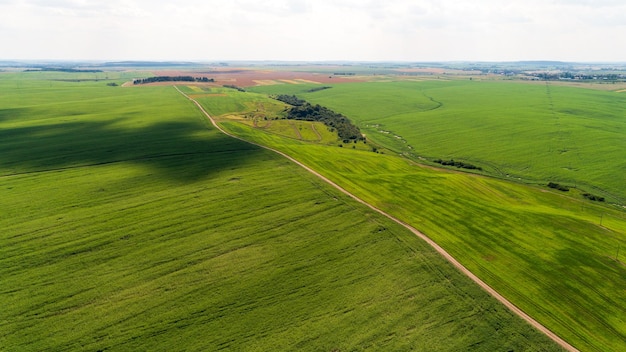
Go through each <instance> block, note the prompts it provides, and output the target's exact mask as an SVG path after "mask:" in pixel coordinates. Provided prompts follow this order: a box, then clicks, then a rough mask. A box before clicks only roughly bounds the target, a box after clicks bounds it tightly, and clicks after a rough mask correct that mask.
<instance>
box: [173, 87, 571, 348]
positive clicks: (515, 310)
mask: <svg viewBox="0 0 626 352" xmlns="http://www.w3.org/2000/svg"><path fill="white" fill-rule="evenodd" d="M174 88H176V90H177V91H178V92H179V93H180V94H182V95H183V96H185V97H186V98H187V99H189V100H191V101H192V102H193V103H194V104H196V106H197V107H198V109H200V111H202V113H203V114H204V115H205V116H206V117H207V118H208V119H209V121H211V123H212V124H213V126H215V128H217V129H218V130H219V131H220V132H222V133H224V134H225V135H227V136H229V137H232V138H235V139H238V140H240V141H244V142H246V143H250V144H254V145H256V146H258V147H261V148H263V149H267V150H271V151H272V152H274V153H277V154H280V155H282V156H283V157H285V158H287V159H289V160H290V161H291V162H293V163H295V164H297V165H298V166H300V167H302V168H304V169H305V170H307V171H308V172H310V173H312V174H313V175H315V176H317V177H319V178H320V179H322V180H323V181H324V182H326V183H328V184H330V185H331V186H333V187H335V188H336V189H337V190H339V191H341V192H342V193H344V194H345V195H347V196H349V197H351V198H352V199H354V200H356V201H357V202H359V203H361V204H363V205H365V206H367V207H368V208H370V209H372V210H374V211H375V212H377V213H379V214H381V215H383V216H385V217H387V218H389V219H390V220H392V221H394V222H396V223H398V224H400V225H402V226H404V227H405V228H407V229H408V230H409V231H411V232H413V234H415V235H416V236H417V237H419V238H421V239H422V240H424V241H426V243H428V244H429V245H430V246H431V247H433V248H434V249H435V250H436V251H437V252H438V253H439V254H441V255H442V256H443V257H444V258H445V259H446V260H447V261H448V262H450V263H452V265H454V266H455V267H456V268H457V269H458V270H460V271H461V272H462V273H463V274H465V275H466V276H467V277H469V278H470V279H471V280H472V281H474V282H475V283H477V284H478V285H479V286H480V287H482V288H483V289H484V290H485V291H487V292H488V293H489V294H490V295H491V296H493V297H494V298H495V299H497V300H498V301H500V302H501V303H502V304H504V305H505V306H506V307H507V308H509V309H510V310H511V311H512V312H513V313H515V314H517V315H518V316H519V317H521V318H522V319H524V320H525V321H526V322H528V323H529V324H530V325H532V326H533V327H535V328H536V329H537V330H539V331H541V332H542V333H544V334H545V335H547V336H548V337H549V338H551V339H552V340H554V342H556V343H558V344H559V345H560V346H561V347H563V348H565V349H566V350H568V351H576V352H577V351H578V349H576V348H574V346H572V345H570V344H569V343H567V342H566V341H565V340H563V339H562V338H560V337H559V336H557V335H556V334H555V333H553V332H552V331H550V330H549V329H548V328H546V327H545V326H543V325H541V324H540V323H539V322H538V321H536V320H535V319H533V318H532V317H530V316H529V315H528V314H526V313H524V312H523V311H522V310H521V309H519V308H518V307H517V306H516V305H514V304H513V303H511V302H510V301H509V300H507V299H506V298H504V296H502V295H501V294H499V293H498V292H496V290H494V289H493V288H492V287H491V286H489V285H487V284H486V283H485V282H484V281H483V280H481V279H480V278H478V276H476V275H474V274H473V273H472V272H471V271H469V270H468V269H467V268H466V267H465V266H463V264H461V263H459V261H457V260H456V259H454V257H452V255H450V253H448V252H446V250H445V249H443V248H442V247H441V246H440V245H438V244H437V243H435V241H433V240H431V239H430V238H429V237H428V236H426V235H424V234H423V233H421V232H420V231H418V230H417V229H416V228H414V227H413V226H411V225H409V224H407V223H405V222H403V221H401V220H399V219H397V218H395V217H393V216H391V215H389V214H387V213H385V212H384V211H382V210H380V209H378V208H376V207H374V206H373V205H371V204H369V203H366V202H365V201H364V200H362V199H360V198H358V197H357V196H355V195H353V194H352V193H350V192H348V191H346V190H345V189H343V188H342V187H341V186H339V185H338V184H336V183H335V182H333V181H331V180H330V179H328V178H326V177H325V176H323V175H321V174H320V173H318V172H317V171H315V170H313V169H311V168H310V167H308V166H306V165H304V164H303V163H301V162H299V161H298V160H296V159H294V158H292V157H291V156H289V155H287V154H285V153H283V152H281V151H279V150H276V149H273V148H269V147H266V146H264V145H260V144H257V143H254V142H250V141H248V140H245V139H243V138H240V137H237V136H235V135H233V134H230V133H228V132H227V131H225V130H224V129H222V128H221V127H220V126H218V125H217V123H216V122H215V120H213V118H212V117H211V115H209V113H207V112H206V110H204V108H203V107H202V105H200V103H198V102H197V101H195V100H194V99H192V98H190V97H189V96H188V95H187V94H185V93H183V92H182V91H181V90H180V89H178V87H177V86H174Z"/></svg>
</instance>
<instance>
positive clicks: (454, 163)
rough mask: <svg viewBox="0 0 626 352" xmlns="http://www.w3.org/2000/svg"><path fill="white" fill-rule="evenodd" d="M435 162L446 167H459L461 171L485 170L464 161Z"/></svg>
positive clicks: (439, 160)
mask: <svg viewBox="0 0 626 352" xmlns="http://www.w3.org/2000/svg"><path fill="white" fill-rule="evenodd" d="M433 161H434V162H436V163H437V164H441V165H444V166H454V167H458V168H461V169H468V170H482V169H483V168H482V167H480V166H476V165H472V164H468V163H464V162H462V161H454V159H450V160H441V159H436V160H433Z"/></svg>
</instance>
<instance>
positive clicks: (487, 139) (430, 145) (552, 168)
mask: <svg viewBox="0 0 626 352" xmlns="http://www.w3.org/2000/svg"><path fill="white" fill-rule="evenodd" d="M308 89H310V87H306V86H293V85H279V86H264V87H255V88H252V90H254V91H257V92H266V93H273V94H278V93H287V94H297V95H298V96H299V97H301V98H303V99H306V100H309V101H311V102H312V103H318V104H321V105H324V106H328V107H330V108H332V109H334V110H336V111H338V112H341V113H343V114H345V115H346V116H348V117H349V118H350V119H352V120H353V121H354V122H356V123H357V124H358V125H359V126H360V127H361V129H362V130H363V131H364V133H367V136H368V138H369V139H370V140H372V141H375V142H377V143H378V144H381V145H383V146H385V147H387V148H389V149H391V150H394V151H396V152H399V153H405V154H407V155H412V156H413V158H414V159H415V160H418V159H417V158H418V157H423V158H426V159H428V160H433V159H445V160H447V159H455V160H459V161H466V162H469V163H472V164H475V165H477V166H481V167H482V168H483V169H485V171H486V172H488V173H489V174H491V175H496V176H498V177H503V178H510V179H518V178H520V179H522V180H524V181H527V182H531V183H541V184H546V183H548V182H549V181H554V182H558V183H560V184H566V185H568V186H571V187H578V188H581V189H583V190H585V191H586V192H589V193H592V194H598V195H601V196H604V197H606V198H607V200H609V201H610V202H616V203H619V204H625V203H626V178H625V177H624V170H626V138H624V136H625V135H626V95H625V94H622V93H616V92H611V91H599V90H592V89H583V88H573V87H564V86H557V85H555V84H554V83H545V82H542V83H522V82H507V81H476V80H474V81H469V80H453V81H445V82H443V81H423V82H385V83H381V82H366V83H351V84H337V85H334V86H333V88H332V89H325V90H322V91H317V92H314V93H307V92H306V91H307V90H308Z"/></svg>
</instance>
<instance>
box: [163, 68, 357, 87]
mask: <svg viewBox="0 0 626 352" xmlns="http://www.w3.org/2000/svg"><path fill="white" fill-rule="evenodd" d="M154 74H155V75H156V76H193V77H207V78H213V79H214V80H215V84H217V85H224V84H232V85H236V86H238V87H252V86H257V85H263V84H279V83H283V84H290V83H291V84H293V83H295V82H299V83H320V84H327V83H343V82H357V81H362V80H360V79H359V78H358V77H351V78H346V77H337V76H333V75H329V74H322V73H311V72H295V71H271V70H251V69H239V68H228V69H216V70H211V71H203V72H198V71H176V70H170V71H156V72H154ZM281 80H286V81H292V82H283V81H281ZM263 81H265V82H263ZM272 81H275V82H272ZM165 83H169V82H165Z"/></svg>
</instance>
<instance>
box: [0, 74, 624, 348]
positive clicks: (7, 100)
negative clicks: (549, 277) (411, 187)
mask: <svg viewBox="0 0 626 352" xmlns="http://www.w3.org/2000/svg"><path fill="white" fill-rule="evenodd" d="M94 75H95V74H93V73H90V74H86V73H71V74H70V73H59V72H41V73H38V72H31V73H1V74H0V90H1V91H2V94H1V95H0V136H1V138H0V151H1V153H0V208H1V209H2V213H1V215H0V228H2V232H1V233H0V278H2V279H1V280H2V281H1V282H2V285H0V303H1V304H2V307H3V308H2V318H1V319H0V327H1V329H0V331H1V332H0V349H2V350H7V351H18V350H129V351H135V350H218V349H230V350H312V351H313V350H315V351H317V350H327V351H331V350H342V351H344V350H371V349H377V350H409V349H417V350H429V351H433V350H442V351H457V350H467V349H473V350H482V351H493V350H498V349H505V350H515V351H518V350H528V351H533V350H537V351H539V350H541V351H550V350H559V349H558V347H556V346H555V345H554V344H553V343H552V342H551V341H549V340H548V339H547V338H546V337H545V336H543V335H540V334H539V333H538V332H536V331H535V330H533V329H531V328H530V326H529V325H527V324H526V323H524V322H522V321H521V320H520V319H519V318H517V317H515V316H513V314H512V313H510V312H509V311H508V310H506V309H505V308H504V307H503V306H502V305H500V304H499V303H497V302H496V301H495V300H494V299H493V298H491V297H489V296H488V295H487V294H486V293H485V292H483V291H482V290H480V289H479V288H478V287H477V286H476V285H474V284H473V283H471V282H470V281H469V279H467V278H466V277H464V276H462V275H461V274H460V273H459V272H458V271H456V270H455V269H453V268H452V266H451V265H449V264H448V263H447V262H445V261H444V260H443V259H442V258H441V257H440V256H439V255H437V254H436V253H435V252H434V251H433V250H432V249H431V248H429V247H428V246H427V245H426V244H425V243H423V242H421V241H419V240H418V239H417V238H416V237H415V236H414V235H412V234H411V233H410V232H408V231H407V230H406V229H404V228H402V227H400V226H399V225H397V224H395V223H393V222H391V221H390V220H388V219H386V218H384V217H382V216H380V215H379V214H377V213H375V212H373V211H371V210H370V209H369V208H367V207H365V206H363V205H361V204H359V203H357V202H355V201H354V200H352V199H350V198H348V197H347V196H345V195H343V194H342V193H341V192H339V191H337V190H335V189H334V188H332V187H330V186H328V185H327V184H325V183H323V182H322V181H320V180H319V179H317V178H315V177H313V176H312V175H310V174H308V173H307V172H305V171H304V170H302V169H301V168H299V167H297V166H295V165H293V164H292V163H290V162H289V161H287V160H286V159H284V158H282V157H279V156H278V155H276V154H274V153H271V152H269V151H266V150H264V149H261V148H259V147H256V146H253V145H251V144H247V143H244V142H241V141H239V140H236V139H233V138H230V137H227V136H225V135H223V134H221V133H219V132H218V131H217V130H215V129H214V128H212V127H211V126H210V125H209V124H208V122H207V121H206V119H205V118H204V116H203V115H202V114H200V112H199V111H198V109H197V108H196V107H195V106H194V105H193V104H191V103H190V102H189V101H187V100H186V99H185V98H184V97H182V96H181V95H180V94H179V93H178V92H176V90H174V89H173V88H172V87H168V86H146V87H140V88H139V87H133V88H123V87H120V86H108V85H107V83H116V84H118V85H121V84H122V83H123V82H126V81H128V80H129V79H132V78H135V77H138V76H141V75H143V76H145V77H149V76H151V75H148V74H143V73H126V72H124V73H119V72H117V73H115V72H112V73H108V75H109V76H108V77H105V78H103V77H102V75H104V74H100V75H101V76H100V77H94ZM185 89H187V90H186V91H187V92H189V93H195V94H198V95H199V96H198V97H197V98H198V100H199V101H201V102H202V103H203V104H204V105H205V106H207V108H210V109H211V111H212V112H214V113H217V114H219V115H222V121H225V122H223V123H224V125H225V126H228V127H229V128H231V129H232V130H235V131H236V130H238V129H241V134H242V135H244V134H249V133H252V132H253V134H252V135H250V138H253V139H258V138H261V136H266V137H267V136H270V137H271V138H278V139H276V140H273V141H272V143H282V144H284V145H285V146H287V145H289V143H293V148H305V147H306V148H309V147H312V148H311V149H310V152H311V158H312V159H311V160H307V162H308V163H310V164H314V163H316V162H319V163H320V164H319V166H320V167H321V166H323V167H325V168H326V169H325V170H323V171H324V172H325V173H327V174H329V175H334V176H337V179H338V180H339V181H341V182H344V183H345V182H346V181H345V180H346V179H354V180H355V181H358V178H365V177H366V176H365V173H361V172H359V173H358V174H354V175H353V174H350V176H349V177H346V176H345V175H342V171H341V168H340V167H344V168H345V167H346V165H350V168H351V169H352V168H354V170H358V167H357V166H359V165H360V166H359V167H362V168H363V170H365V169H369V168H371V167H376V168H379V167H387V168H388V171H390V172H391V171H394V174H395V171H402V169H401V168H402V167H403V166H402V165H403V164H402V163H403V161H399V160H400V159H388V157H387V156H385V157H384V158H383V159H382V160H387V161H386V162H387V164H380V160H381V159H380V158H379V157H381V155H378V154H375V153H371V152H369V151H368V152H365V151H363V150H364V149H361V151H360V150H359V149H358V148H355V149H351V148H338V147H337V146H336V143H331V141H332V137H331V135H329V134H328V133H327V132H324V130H323V128H321V127H320V128H317V127H316V131H318V133H319V136H318V134H315V133H313V134H306V133H303V132H300V133H297V132H296V131H295V130H294V129H293V128H291V129H289V128H285V127H284V126H281V124H280V123H278V121H277V122H276V124H275V125H273V126H274V127H272V125H270V126H269V127H268V126H267V124H268V123H269V122H266V120H264V119H262V118H261V112H263V113H267V114H268V115H271V114H273V115H279V114H280V113H281V112H282V109H283V108H284V106H282V105H281V104H280V103H276V102H275V101H273V100H270V99H267V98H266V97H264V96H262V95H255V94H251V93H241V92H238V91H236V90H226V89H223V90H222V89H221V88H220V90H215V91H213V89H214V88H211V89H210V90H208V91H203V90H201V89H198V88H197V87H194V88H193V89H192V88H185ZM242 112H243V113H242ZM246 115H247V116H246ZM228 121H239V122H228ZM242 121H243V122H245V123H241V122H242ZM254 121H256V125H255V122H254ZM307 123H308V125H306V124H307ZM295 126H296V129H298V128H299V127H303V129H304V128H305V127H309V126H314V125H312V124H311V123H309V122H298V124H296V125H295ZM315 126H317V125H315ZM255 127H256V128H255ZM263 127H265V128H263ZM260 131H265V132H262V133H261V134H258V132H260ZM266 132H267V133H266ZM277 132H280V133H277ZM305 136H309V137H310V138H309V137H307V138H309V139H310V141H311V143H315V144H302V143H303V142H301V141H300V139H302V140H307V138H305ZM313 136H315V137H313ZM285 137H289V138H285ZM285 141H289V143H287V142H285ZM364 147H365V146H364V145H363V144H362V143H361V144H359V148H364ZM290 148H291V147H290ZM325 148H333V149H332V151H333V152H334V151H339V152H337V153H336V156H335V157H333V158H324V159H323V158H321V157H320V156H321V155H327V153H328V149H325ZM294 150H295V149H294ZM303 150H304V149H301V151H303ZM348 152H349V153H352V154H346V153H348ZM302 155H304V154H302ZM302 155H300V154H299V156H302ZM352 156H355V158H354V159H351V158H352ZM347 157H350V159H345V158H347ZM312 160H316V161H312ZM323 160H326V162H328V164H326V165H324V164H323V163H322V161H323ZM346 161H347V162H348V164H344V162H346ZM398 163H399V164H398ZM340 165H344V166H340ZM384 165H386V166H384ZM404 167H406V166H404ZM370 170H371V169H370ZM320 171H322V169H320ZM422 171H423V172H424V173H427V172H426V170H422ZM379 175H382V176H385V174H384V173H379ZM397 175H398V176H399V177H401V176H402V175H403V173H401V172H400V173H398V174H397ZM404 175H405V176H406V175H407V174H404ZM442 175H449V174H447V173H444V174H438V173H437V174H432V175H430V176H428V175H427V174H424V176H423V177H425V179H428V178H429V177H432V178H435V179H437V178H441V177H444V178H445V177H451V176H442ZM353 176H355V177H353ZM387 176H388V177H391V175H390V174H387ZM463 180H464V179H463ZM369 181H372V180H369ZM357 183H358V182H355V184H357ZM348 186H349V185H348ZM399 186H403V184H396V187H399ZM485 187H487V186H485ZM500 187H501V188H502V192H508V191H506V188H505V187H504V186H502V185H500ZM347 188H352V189H353V190H354V191H356V192H360V193H361V194H362V195H363V196H364V198H366V199H367V198H368V196H367V194H365V193H363V192H362V191H361V190H360V188H358V187H354V186H352V187H347ZM378 190H380V191H384V188H378ZM519 192H522V191H519ZM522 194H523V193H522ZM531 194H532V195H533V196H535V194H534V193H531ZM381 196H384V197H381V198H377V199H371V200H372V201H375V202H374V203H375V204H377V203H376V202H378V204H377V205H380V202H381V201H382V202H386V201H387V200H386V199H388V198H386V196H385V194H384V193H383V194H381ZM555 197H556V196H555ZM369 198H371V195H370V196H369ZM529 199H532V198H529ZM557 199H561V198H558V197H557ZM368 200H370V199H368ZM424 204H425V203H424ZM529 207H531V209H533V210H537V209H536V208H534V207H532V206H531V205H529ZM591 208H592V209H590V210H589V213H590V214H591V213H593V211H596V209H595V208H593V207H591ZM392 210H393V209H392ZM435 210H436V209H433V211H435ZM468 211H473V210H471V209H470V210H468ZM435 220H436V219H433V220H432V223H431V224H430V226H431V227H432V228H435V223H436V221H435ZM606 221H607V223H606V224H605V226H606V228H607V229H608V230H607V231H609V232H610V233H611V235H610V236H607V237H606V238H607V239H606V240H605V241H606V242H605V243H601V244H602V246H603V247H601V248H598V249H597V250H598V253H599V254H598V255H596V256H594V257H593V258H591V259H589V260H591V261H593V260H596V261H598V263H599V264H601V265H602V267H603V268H611V270H613V271H614V273H612V274H611V273H609V274H608V275H609V277H614V275H623V271H620V270H623V268H621V267H619V266H617V267H615V265H614V264H615V263H614V262H610V261H606V260H604V259H605V258H604V257H603V256H602V255H603V253H604V251H605V250H608V248H612V246H613V245H614V242H612V240H613V239H614V238H615V236H617V235H615V234H614V233H618V232H619V231H622V232H621V233H623V228H620V227H619V226H622V223H621V222H619V221H614V220H612V218H611V217H609V216H608V214H607V220H606ZM611 221H613V222H611ZM449 226H452V225H451V224H450V225H449ZM594 231H598V230H596V229H594ZM592 237H593V238H595V233H594V235H593V236H592ZM593 238H592V239H590V240H589V241H590V242H589V243H587V242H585V244H587V245H592V244H594V245H595V244H597V243H596V242H593ZM505 247H506V244H502V246H501V247H498V250H502V251H504V250H505V249H506V248H505ZM583 249H584V248H581V249H580V250H581V251H582V250H583ZM566 254H567V253H566ZM570 254H571V253H570ZM494 255H495V254H494ZM503 259H504V258H503ZM575 259H576V258H574V259H572V260H574V261H575ZM603 260H604V261H603ZM493 262H496V260H494V261H493ZM605 274H606V273H605ZM611 275H613V276H611ZM568 284H569V283H568ZM616 285H619V280H618V281H616ZM600 289H602V288H600ZM617 298H618V299H617V300H616V303H620V302H621V301H619V297H617ZM623 306H624V305H623V304H622V307H623ZM606 309H611V307H607V308H606ZM613 312H614V311H608V313H610V314H612V313H613ZM618 313H619V311H618ZM610 316H613V315H610ZM617 316H618V317H619V315H617ZM609 324H611V322H609Z"/></svg>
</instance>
